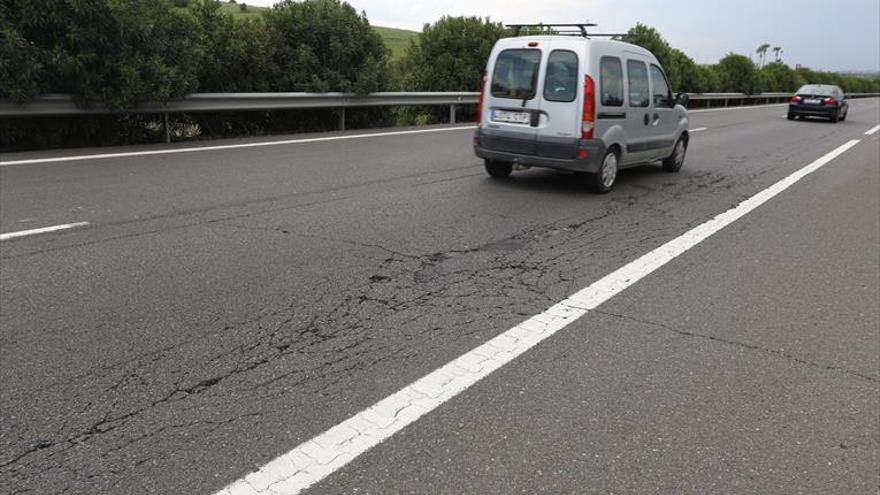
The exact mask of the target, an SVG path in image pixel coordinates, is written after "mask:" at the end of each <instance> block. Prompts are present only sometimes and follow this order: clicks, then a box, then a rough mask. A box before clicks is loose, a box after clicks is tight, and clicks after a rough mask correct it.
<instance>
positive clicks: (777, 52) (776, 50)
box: [773, 46, 783, 62]
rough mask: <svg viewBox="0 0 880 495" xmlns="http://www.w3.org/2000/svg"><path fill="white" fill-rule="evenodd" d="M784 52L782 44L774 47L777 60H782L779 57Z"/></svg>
mask: <svg viewBox="0 0 880 495" xmlns="http://www.w3.org/2000/svg"><path fill="white" fill-rule="evenodd" d="M782 52H783V50H782V47H781V46H774V47H773V55H774V56H775V57H776V59H775V60H776V61H777V62H779V61H780V60H779V57H780V55H781V54H782Z"/></svg>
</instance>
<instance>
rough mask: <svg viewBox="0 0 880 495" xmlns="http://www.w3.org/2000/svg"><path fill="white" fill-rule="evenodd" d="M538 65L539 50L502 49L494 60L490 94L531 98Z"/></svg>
mask: <svg viewBox="0 0 880 495" xmlns="http://www.w3.org/2000/svg"><path fill="white" fill-rule="evenodd" d="M540 65H541V51H540V50H528V49H515V50H504V51H503V52H501V53H500V54H499V55H498V59H497V60H496V61H495V72H494V74H492V96H495V97H497V98H513V99H516V100H531V99H532V98H534V97H535V89H536V86H537V85H538V68H539V66H540Z"/></svg>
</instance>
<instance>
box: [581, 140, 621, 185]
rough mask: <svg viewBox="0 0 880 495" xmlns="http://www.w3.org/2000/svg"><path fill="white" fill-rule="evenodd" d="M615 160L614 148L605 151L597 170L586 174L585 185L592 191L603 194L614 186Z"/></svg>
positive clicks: (615, 177)
mask: <svg viewBox="0 0 880 495" xmlns="http://www.w3.org/2000/svg"><path fill="white" fill-rule="evenodd" d="M617 161H618V158H617V153H616V152H615V151H614V150H609V151H608V152H607V153H605V158H603V159H602V166H601V167H599V171H598V172H596V173H595V174H588V175H587V185H588V186H589V187H590V189H591V190H592V191H593V192H597V193H600V194H603V193H607V192H608V191H610V190H611V188H613V187H614V182H615V181H616V180H617V170H618V165H617Z"/></svg>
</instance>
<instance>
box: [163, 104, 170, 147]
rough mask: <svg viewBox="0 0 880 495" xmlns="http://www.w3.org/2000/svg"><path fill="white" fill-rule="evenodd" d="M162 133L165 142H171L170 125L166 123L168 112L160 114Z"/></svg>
mask: <svg viewBox="0 0 880 495" xmlns="http://www.w3.org/2000/svg"><path fill="white" fill-rule="evenodd" d="M162 135H163V141H165V144H170V143H171V126H170V125H168V112H165V113H163V114H162Z"/></svg>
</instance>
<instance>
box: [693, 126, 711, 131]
mask: <svg viewBox="0 0 880 495" xmlns="http://www.w3.org/2000/svg"><path fill="white" fill-rule="evenodd" d="M707 130H709V128H708V127H697V128H696V129H691V132H703V131H707Z"/></svg>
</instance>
